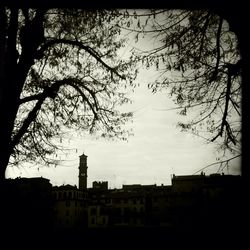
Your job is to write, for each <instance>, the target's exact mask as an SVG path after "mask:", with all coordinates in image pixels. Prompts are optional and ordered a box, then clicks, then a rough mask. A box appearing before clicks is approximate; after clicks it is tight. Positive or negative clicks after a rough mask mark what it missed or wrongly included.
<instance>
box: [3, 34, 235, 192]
mask: <svg viewBox="0 0 250 250" xmlns="http://www.w3.org/2000/svg"><path fill="white" fill-rule="evenodd" d="M142 43H143V44H138V43H137V44H136V45H135V44H132V42H130V43H128V44H127V46H126V47H125V49H124V51H123V52H121V54H122V56H126V55H128V51H129V50H130V49H131V47H133V46H137V47H141V48H142V47H144V46H152V41H151V40H150V39H149V40H148V41H145V40H144V41H142ZM155 75H156V72H154V70H153V69H151V70H146V69H144V70H141V71H140V73H139V76H138V78H137V82H138V83H139V84H140V86H139V87H137V88H136V89H135V91H134V93H131V94H130V98H131V99H132V100H133V103H132V104H127V105H126V106H125V107H122V109H123V110H126V111H133V112H134V118H133V122H132V123H128V124H126V126H127V127H128V128H132V129H133V134H134V136H131V137H129V138H128V141H118V140H114V141H107V140H105V139H96V138H94V137H93V136H89V135H87V134H86V135H85V136H84V137H82V138H79V137H77V136H76V135H73V137H72V138H71V140H69V141H67V140H65V141H64V143H65V146H66V147H68V148H71V149H74V150H72V151H71V153H68V154H66V155H64V156H62V157H61V159H62V162H61V163H60V164H59V165H58V166H57V167H44V166H39V167H33V166H26V167H11V168H10V167H9V168H8V169H7V170H6V177H7V178H16V177H41V176H42V177H44V178H48V179H49V180H50V182H51V183H52V185H54V186H55V185H57V186H59V185H66V184H71V185H78V166H79V156H80V155H81V154H82V153H84V154H85V155H87V156H88V187H92V182H93V181H108V186H109V188H121V187H122V185H123V184H144V185H146V184H157V185H161V184H164V185H171V176H172V175H173V174H175V175H192V174H194V173H195V172H197V171H198V170H200V169H202V168H204V167H206V166H207V165H209V164H212V163H214V162H215V161H216V157H217V156H218V152H217V151H216V147H215V144H213V143H210V144H208V143H207V142H206V141H205V140H204V139H202V138H200V137H197V136H195V135H192V134H190V133H187V132H181V131H180V128H178V127H177V123H178V122H180V121H182V119H185V118H183V117H182V116H180V115H178V110H176V109H172V108H175V107H176V106H175V104H174V102H173V100H171V98H170V97H169V96H168V95H167V93H166V92H158V93H156V94H152V92H151V91H150V90H149V89H148V88H147V84H148V81H149V80H154V77H155ZM166 109H168V111H166ZM169 109H170V110H169ZM217 169H218V165H214V166H211V167H210V168H207V169H206V171H205V173H206V174H211V173H214V172H216V171H217ZM224 172H225V173H226V174H227V173H229V174H240V160H239V159H237V160H235V161H234V162H232V164H231V168H230V169H228V170H227V169H225V171H224Z"/></svg>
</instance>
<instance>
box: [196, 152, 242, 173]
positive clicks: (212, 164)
mask: <svg viewBox="0 0 250 250" xmlns="http://www.w3.org/2000/svg"><path fill="white" fill-rule="evenodd" d="M238 157H241V154H239V155H236V156H234V157H232V158H229V159H227V160H224V161H219V162H214V163H211V164H209V165H207V166H205V167H204V168H201V169H199V170H198V171H196V172H195V173H193V175H195V174H197V173H199V172H201V171H203V170H204V169H207V168H209V167H211V166H214V165H218V164H223V163H228V162H229V161H232V160H233V159H236V158H238Z"/></svg>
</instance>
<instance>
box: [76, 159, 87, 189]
mask: <svg viewBox="0 0 250 250" xmlns="http://www.w3.org/2000/svg"><path fill="white" fill-rule="evenodd" d="M87 157H88V156H87V155H85V154H82V155H80V156H79V158H80V163H79V176H78V180H79V189H80V190H84V189H87V177H88V176H87V169H88V166H87Z"/></svg>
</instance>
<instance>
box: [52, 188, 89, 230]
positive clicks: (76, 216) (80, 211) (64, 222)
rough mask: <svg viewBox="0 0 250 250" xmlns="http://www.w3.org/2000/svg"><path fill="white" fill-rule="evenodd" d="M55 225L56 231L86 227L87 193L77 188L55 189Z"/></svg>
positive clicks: (53, 191)
mask: <svg viewBox="0 0 250 250" xmlns="http://www.w3.org/2000/svg"><path fill="white" fill-rule="evenodd" d="M52 195H53V201H54V203H53V225H54V228H55V229H72V228H81V227H82V228H83V227H86V223H87V214H86V213H87V192H86V191H84V190H80V189H78V188H77V187H76V186H71V185H65V186H64V185H63V186H59V187H53V190H52Z"/></svg>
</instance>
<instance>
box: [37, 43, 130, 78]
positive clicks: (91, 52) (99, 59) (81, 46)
mask: <svg viewBox="0 0 250 250" xmlns="http://www.w3.org/2000/svg"><path fill="white" fill-rule="evenodd" d="M57 44H67V45H71V46H77V47H79V48H80V49H83V50H85V51H86V52H88V53H89V54H90V55H91V56H93V57H94V58H95V59H96V60H97V61H98V62H99V63H101V64H102V65H103V66H104V67H105V68H106V69H108V70H109V71H110V72H111V73H115V74H116V75H117V76H119V77H120V78H121V79H125V77H124V76H122V75H120V74H119V73H118V72H117V70H116V69H115V68H112V67H110V66H109V65H108V64H106V63H105V62H104V61H103V60H102V59H101V57H100V55H99V54H98V53H97V52H96V51H95V50H94V49H93V48H91V47H89V46H87V45H84V44H83V43H81V42H79V41H72V40H68V39H63V38H61V39H53V40H50V41H47V42H45V43H44V44H43V45H42V46H41V47H40V49H39V50H38V51H37V55H41V54H43V53H44V51H45V50H47V49H48V48H49V47H52V46H54V45H57Z"/></svg>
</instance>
